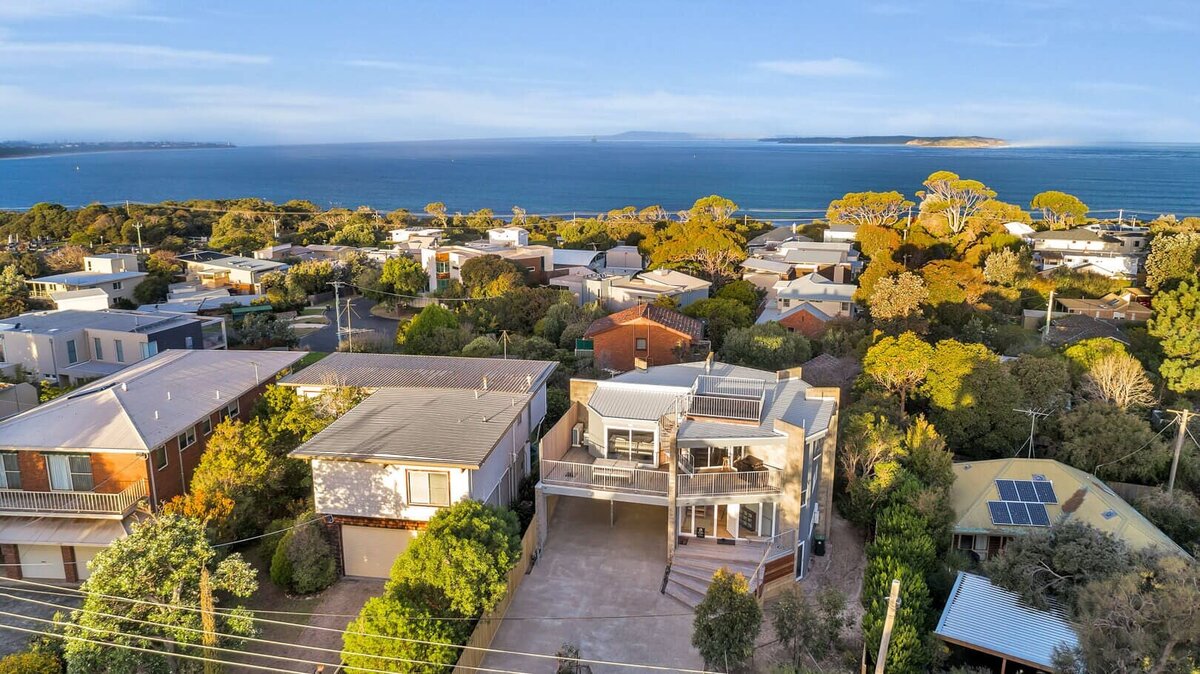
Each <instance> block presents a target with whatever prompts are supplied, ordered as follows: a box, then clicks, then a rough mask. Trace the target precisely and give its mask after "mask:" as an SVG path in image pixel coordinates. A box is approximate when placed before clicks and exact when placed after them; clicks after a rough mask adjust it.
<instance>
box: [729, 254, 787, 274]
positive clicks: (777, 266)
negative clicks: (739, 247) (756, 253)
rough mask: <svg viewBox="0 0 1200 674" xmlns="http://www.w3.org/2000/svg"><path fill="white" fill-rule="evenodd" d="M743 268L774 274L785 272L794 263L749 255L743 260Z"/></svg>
mask: <svg viewBox="0 0 1200 674" xmlns="http://www.w3.org/2000/svg"><path fill="white" fill-rule="evenodd" d="M741 266H742V268H743V269H756V270H760V271H769V272H772V273H774V274H784V273H787V272H788V271H790V270H791V268H792V265H790V264H788V263H786V262H780V261H779V260H766V259H763V258H761V257H748V258H746V259H745V260H742V265H741Z"/></svg>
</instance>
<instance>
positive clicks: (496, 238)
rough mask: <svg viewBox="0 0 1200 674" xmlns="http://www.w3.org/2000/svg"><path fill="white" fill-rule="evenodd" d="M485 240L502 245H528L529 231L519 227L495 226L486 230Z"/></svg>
mask: <svg viewBox="0 0 1200 674" xmlns="http://www.w3.org/2000/svg"><path fill="white" fill-rule="evenodd" d="M487 240H488V242H489V243H496V244H500V245H502V246H528V245H529V232H527V231H525V230H524V229H522V228H520V227H513V226H509V227H496V228H494V229H489V230H488V238H487Z"/></svg>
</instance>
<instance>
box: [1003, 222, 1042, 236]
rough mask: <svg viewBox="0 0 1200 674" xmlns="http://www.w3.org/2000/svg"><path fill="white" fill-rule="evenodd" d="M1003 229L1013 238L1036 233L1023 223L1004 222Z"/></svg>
mask: <svg viewBox="0 0 1200 674" xmlns="http://www.w3.org/2000/svg"><path fill="white" fill-rule="evenodd" d="M1004 229H1006V230H1008V233H1009V234H1012V235H1013V236H1029V235H1031V234H1033V233H1034V232H1036V231H1037V230H1035V229H1034V228H1032V227H1030V226H1029V225H1027V224H1025V223H1023V222H1006V223H1004Z"/></svg>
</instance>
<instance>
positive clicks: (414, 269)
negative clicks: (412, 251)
mask: <svg viewBox="0 0 1200 674" xmlns="http://www.w3.org/2000/svg"><path fill="white" fill-rule="evenodd" d="M379 283H380V285H381V286H382V288H381V290H384V291H385V292H390V293H396V294H397V295H408V296H414V295H420V294H421V293H423V292H425V291H426V290H428V289H429V275H428V274H427V273H425V269H424V267H422V266H421V263H420V262H417V261H416V260H414V259H412V258H410V257H393V258H388V260H387V261H386V262H384V263H383V272H382V273H381V274H380V275H379ZM392 299H393V300H394V299H395V298H392Z"/></svg>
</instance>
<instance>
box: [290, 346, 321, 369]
mask: <svg viewBox="0 0 1200 674" xmlns="http://www.w3.org/2000/svg"><path fill="white" fill-rule="evenodd" d="M328 355H329V353H328V352H325V351H309V352H308V353H306V354H304V357H303V358H301V359H300V360H298V361H296V366H295V369H296V370H297V371H299V370H303V369H304V368H306V367H308V366H309V365H312V364H313V363H315V362H317V361H318V360H321V359H322V358H324V357H325V356H328Z"/></svg>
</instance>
